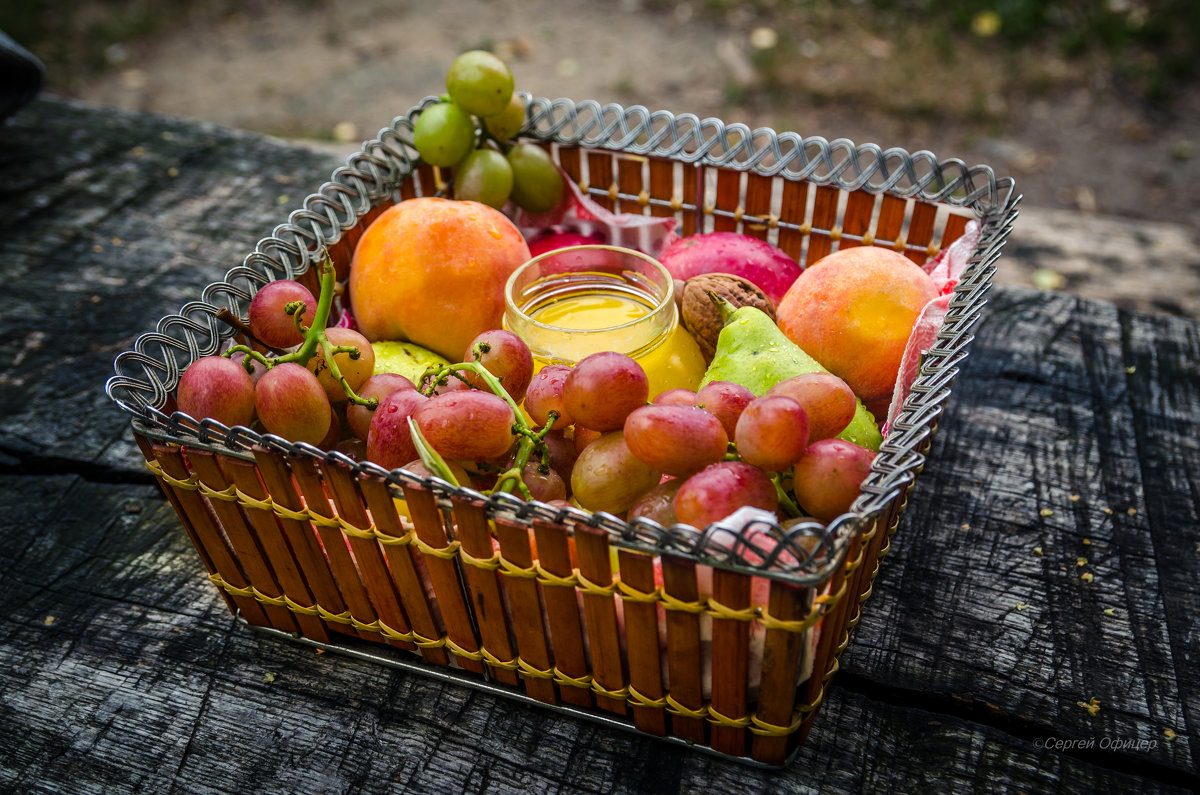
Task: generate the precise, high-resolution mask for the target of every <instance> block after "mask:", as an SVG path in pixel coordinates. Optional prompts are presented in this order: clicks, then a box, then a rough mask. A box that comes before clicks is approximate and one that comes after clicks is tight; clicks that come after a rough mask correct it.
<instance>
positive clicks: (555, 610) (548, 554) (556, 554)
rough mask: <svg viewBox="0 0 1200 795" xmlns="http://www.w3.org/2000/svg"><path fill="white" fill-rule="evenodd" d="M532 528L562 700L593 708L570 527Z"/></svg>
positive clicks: (543, 525) (543, 524)
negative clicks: (569, 539) (572, 559)
mask: <svg viewBox="0 0 1200 795" xmlns="http://www.w3.org/2000/svg"><path fill="white" fill-rule="evenodd" d="M533 530H534V537H535V538H536V542H537V554H538V560H539V563H540V565H541V567H542V597H543V599H544V601H545V606H546V621H547V624H548V625H549V627H550V639H551V645H552V647H553V649H554V668H555V675H556V678H557V679H558V681H559V684H560V685H562V690H561V692H562V699H563V701H566V702H567V703H568V704H574V705H576V706H580V707H591V706H592V705H593V699H592V691H591V688H590V672H589V670H588V663H587V655H586V653H585V652H584V648H583V626H582V624H581V622H580V616H579V602H578V597H577V595H576V590H575V576H574V567H573V565H572V563H571V553H570V549H569V547H568V535H567V528H566V527H564V526H562V525H560V524H551V523H549V522H534V525H533Z"/></svg>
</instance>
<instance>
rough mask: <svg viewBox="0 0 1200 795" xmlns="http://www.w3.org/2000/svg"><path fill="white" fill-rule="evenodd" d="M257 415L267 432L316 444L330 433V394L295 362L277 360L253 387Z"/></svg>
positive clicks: (294, 440)
mask: <svg viewBox="0 0 1200 795" xmlns="http://www.w3.org/2000/svg"><path fill="white" fill-rule="evenodd" d="M254 396H255V401H256V403H257V405H258V418H259V419H260V420H261V421H262V424H263V427H265V428H266V429H267V430H268V431H269V432H271V433H273V434H276V435H278V436H282V437H283V438H285V439H288V440H290V441H293V442H308V443H309V444H318V443H319V442H321V441H322V440H323V439H324V438H325V436H326V434H328V433H329V425H330V421H331V418H332V416H333V415H332V412H331V411H330V405H329V397H328V396H327V395H326V394H325V390H324V389H323V388H322V387H321V383H320V382H319V381H317V377H316V376H315V375H313V374H312V373H310V372H309V371H308V370H306V369H304V368H303V367H301V366H300V365H298V364H296V363H294V362H286V363H284V364H277V365H275V366H274V367H272V368H271V369H270V370H268V371H267V372H266V373H265V374H264V375H263V377H262V378H260V379H258V385H257V386H255V387H254Z"/></svg>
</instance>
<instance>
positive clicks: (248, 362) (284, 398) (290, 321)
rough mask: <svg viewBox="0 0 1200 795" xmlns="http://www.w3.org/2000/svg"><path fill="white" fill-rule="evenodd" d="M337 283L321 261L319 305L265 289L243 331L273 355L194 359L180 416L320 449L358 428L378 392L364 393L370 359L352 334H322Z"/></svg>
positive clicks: (301, 295)
mask: <svg viewBox="0 0 1200 795" xmlns="http://www.w3.org/2000/svg"><path fill="white" fill-rule="evenodd" d="M334 280H335V275H334V270H333V265H332V264H331V263H329V262H328V261H326V263H325V264H324V265H323V266H322V268H321V281H322V290H321V293H322V296H321V300H319V301H318V300H317V299H316V298H315V297H314V296H313V294H312V292H311V291H310V290H309V289H308V288H307V287H305V286H304V285H302V284H299V283H298V282H293V281H288V280H278V281H273V282H269V283H267V284H265V285H263V287H262V288H261V289H260V290H259V291H258V292H257V293H256V294H255V296H254V298H253V300H252V301H251V303H250V310H249V320H248V323H247V329H246V330H247V331H248V332H249V333H250V334H251V335H252V336H253V337H255V338H256V339H257V340H258V342H260V343H261V344H262V345H263V347H266V348H269V349H272V350H274V351H275V352H277V353H278V355H276V356H271V357H268V356H266V355H265V354H263V353H261V352H260V351H258V350H255V349H252V348H250V347H247V346H244V345H235V346H233V347H231V348H229V349H228V350H226V351H225V352H224V353H223V354H220V355H214V356H204V357H201V358H200V359H197V360H196V361H195V362H193V363H192V364H190V365H189V366H188V367H187V369H185V370H184V372H183V375H182V377H181V378H180V381H179V389H178V391H177V392H176V404H177V406H178V408H179V410H180V411H183V412H185V413H187V414H190V415H191V416H193V417H211V418H213V419H215V420H217V421H219V422H221V423H222V424H224V425H227V426H230V427H232V426H234V425H242V426H246V427H250V426H252V425H253V424H254V423H255V421H257V423H258V424H259V425H261V426H262V429H263V430H265V431H267V432H268V433H273V434H276V435H278V436H282V437H284V438H285V439H288V440H290V441H295V442H307V443H309V444H314V445H317V446H320V447H323V448H330V447H333V446H335V445H336V444H337V443H338V442H339V441H340V440H341V438H342V426H343V422H345V423H346V424H348V425H349V426H350V427H351V428H352V429H353V428H355V427H360V426H361V423H362V414H361V412H365V411H369V410H371V409H372V408H374V407H375V405H376V404H377V403H378V397H377V396H376V394H377V392H376V391H375V388H370V389H368V388H366V387H367V385H368V381H369V380H372V379H373V378H374V377H373V376H372V373H373V372H374V369H375V353H374V350H373V349H372V347H371V343H370V342H368V341H367V339H366V337H364V336H363V335H362V334H359V333H358V332H357V331H354V330H352V329H348V328H326V323H327V322H328V319H329V312H330V309H331V306H332V297H333V293H334V290H333V285H334ZM404 380H407V379H404ZM359 390H362V394H360V393H359Z"/></svg>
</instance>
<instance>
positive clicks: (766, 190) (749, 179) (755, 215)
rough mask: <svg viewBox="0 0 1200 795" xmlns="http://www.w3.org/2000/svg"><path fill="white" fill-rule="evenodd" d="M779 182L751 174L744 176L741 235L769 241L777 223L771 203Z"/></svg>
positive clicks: (775, 179)
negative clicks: (744, 188)
mask: <svg viewBox="0 0 1200 795" xmlns="http://www.w3.org/2000/svg"><path fill="white" fill-rule="evenodd" d="M779 182H780V180H779V179H777V178H775V177H767V176H763V175H762V174H755V173H753V172H751V173H747V174H746V198H745V201H744V202H743V203H742V208H743V210H744V214H743V216H742V234H745V235H749V236H750V237H756V238H758V239H759V240H768V239H769V237H770V235H771V230H772V229H774V228H775V226H776V224H777V221H778V219H777V218H775V216H774V215H773V214H772V212H771V202H772V200H773V198H774V194H775V187H776V185H777V184H778V183H779Z"/></svg>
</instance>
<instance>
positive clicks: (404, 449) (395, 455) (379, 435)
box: [367, 389, 429, 469]
mask: <svg viewBox="0 0 1200 795" xmlns="http://www.w3.org/2000/svg"><path fill="white" fill-rule="evenodd" d="M428 400H429V398H427V397H425V396H424V395H422V394H421V393H420V392H418V391H417V390H415V389H398V390H396V391H395V392H392V393H391V394H390V395H388V396H387V397H385V398H383V400H381V401H379V408H377V409H375V412H374V415H373V416H372V417H371V425H370V427H369V428H368V430H367V460H369V461H374V462H375V463H376V464H379V465H380V466H381V467H383V468H384V469H395V468H396V467H402V466H404V465H405V464H407V463H408V462H409V461H412V460H414V459H416V458H417V446H416V445H415V444H414V443H413V440H412V430H411V429H410V428H409V427H408V418H409V417H411V416H412V414H413V412H414V411H416V410H417V409H418V408H419V407H420V406H421V405H422V404H423V403H425V402H426V401H428Z"/></svg>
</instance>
